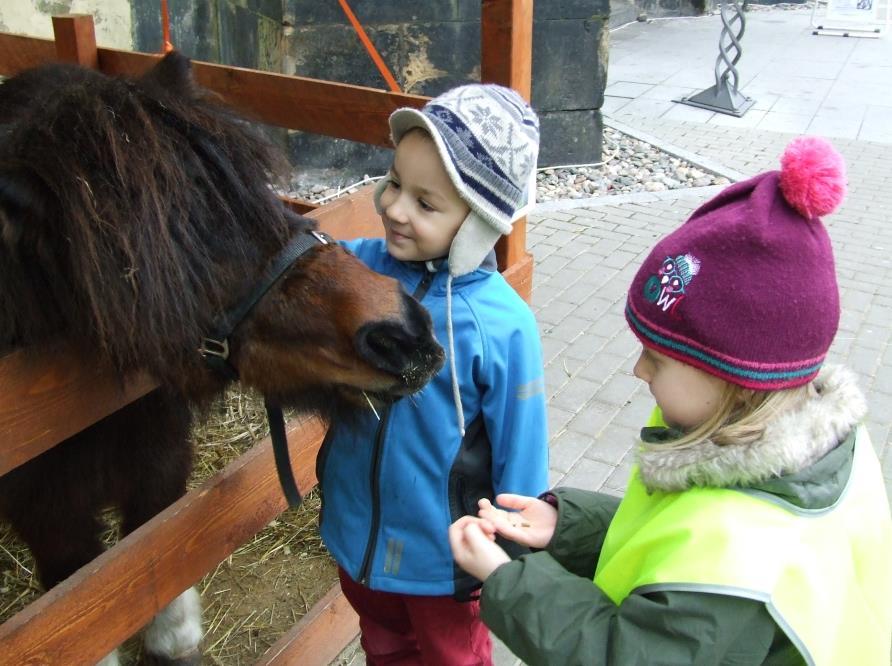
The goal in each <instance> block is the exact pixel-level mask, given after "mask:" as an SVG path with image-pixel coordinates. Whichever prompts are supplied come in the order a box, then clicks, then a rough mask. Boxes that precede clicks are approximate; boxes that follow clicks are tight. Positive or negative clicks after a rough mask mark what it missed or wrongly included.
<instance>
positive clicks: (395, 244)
mask: <svg viewBox="0 0 892 666" xmlns="http://www.w3.org/2000/svg"><path fill="white" fill-rule="evenodd" d="M388 177H389V179H390V182H389V184H388V185H387V187H386V188H385V189H384V192H382V193H381V208H382V209H383V214H382V216H381V219H382V220H383V222H384V230H385V232H386V236H387V251H388V252H389V253H390V255H391V256H392V257H394V258H395V259H399V260H401V261H427V260H428V259H437V258H439V257H443V256H446V255H447V254H449V246H450V245H452V239H453V238H454V237H455V234H456V232H457V231H458V228H459V227H460V226H461V223H462V222H464V220H465V218H466V217H467V215H468V211H469V210H470V209H469V208H468V205H467V204H466V203H465V202H464V200H463V199H461V197H459V196H458V191H457V190H456V189H455V186H454V185H453V184H452V181H451V180H449V175H448V174H447V173H446V169H445V167H444V166H443V162H442V161H441V160H440V155H439V154H438V153H437V147H436V146H435V145H434V142H433V139H431V137H430V136H428V135H427V134H426V133H424V132H422V131H412V132H409V133H407V134H406V135H404V136H403V138H402V140H401V141H400V142H399V145H398V146H397V147H396V154H395V155H394V159H393V166H392V167H391V169H390V175H389V176H388Z"/></svg>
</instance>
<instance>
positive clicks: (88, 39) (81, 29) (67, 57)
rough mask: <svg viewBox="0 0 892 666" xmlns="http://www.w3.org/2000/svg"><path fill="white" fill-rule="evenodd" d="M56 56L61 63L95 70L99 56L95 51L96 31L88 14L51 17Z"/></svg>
mask: <svg viewBox="0 0 892 666" xmlns="http://www.w3.org/2000/svg"><path fill="white" fill-rule="evenodd" d="M53 34H54V35H55V38H56V56H57V57H58V58H59V60H61V61H62V62H70V63H72V64H75V65H80V66H81V67H89V68H90V69H96V67H98V66H99V54H98V52H97V50H96V30H95V29H94V27H93V17H92V16H90V15H89V14H69V15H68V16H54V17H53Z"/></svg>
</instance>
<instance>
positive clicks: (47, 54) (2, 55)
mask: <svg viewBox="0 0 892 666" xmlns="http://www.w3.org/2000/svg"><path fill="white" fill-rule="evenodd" d="M55 59H56V43H55V42H54V41H53V40H52V39H40V38H38V37H25V36H24V35H10V34H4V33H0V76H14V75H15V74H18V73H19V72H22V71H24V70H26V69H31V68H32V67H38V66H40V65H43V64H46V63H48V62H51V61H53V60H55Z"/></svg>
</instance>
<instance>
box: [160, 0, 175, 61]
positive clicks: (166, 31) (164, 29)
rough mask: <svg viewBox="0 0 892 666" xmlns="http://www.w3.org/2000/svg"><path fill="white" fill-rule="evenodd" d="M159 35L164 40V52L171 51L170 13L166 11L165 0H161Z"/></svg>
mask: <svg viewBox="0 0 892 666" xmlns="http://www.w3.org/2000/svg"><path fill="white" fill-rule="evenodd" d="M161 36H162V39H163V40H164V52H165V53H170V52H171V51H173V44H171V43H170V15H169V14H168V13H167V0H161Z"/></svg>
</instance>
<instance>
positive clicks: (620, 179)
mask: <svg viewBox="0 0 892 666" xmlns="http://www.w3.org/2000/svg"><path fill="white" fill-rule="evenodd" d="M602 156H603V161H602V162H598V163H597V164H576V165H566V166H553V167H545V168H540V169H539V170H538V173H537V174H536V200H537V201H542V202H544V201H554V200H558V199H588V198H591V197H598V196H609V195H611V194H630V193H632V192H664V191H666V190H677V189H681V188H688V187H708V186H710V185H727V184H728V183H729V180H728V179H727V178H725V177H724V176H718V175H716V174H713V173H711V172H709V171H706V170H705V169H702V168H700V167H697V166H695V165H693V164H691V163H690V162H686V161H685V160H683V159H681V158H678V157H676V156H674V155H670V154H669V153H665V152H663V151H661V150H659V149H657V148H655V147H654V146H652V145H651V144H649V143H645V142H644V141H639V140H638V139H635V138H632V137H630V136H628V135H625V134H623V133H621V132H619V131H617V130H615V129H613V128H611V127H606V128H605V129H604V137H603V144H602ZM380 177H381V176H380V175H379V176H373V177H370V176H366V177H365V179H363V180H361V181H359V182H357V183H353V184H351V185H348V186H345V187H337V188H335V187H331V186H329V185H324V184H322V185H309V186H305V187H300V188H296V189H293V190H290V191H289V192H288V194H289V195H290V196H292V197H296V198H298V199H305V200H307V201H311V202H313V203H325V202H327V201H330V200H332V199H335V198H337V197H339V196H344V195H345V194H350V193H352V192H355V191H356V190H357V189H358V188H360V187H362V186H364V185H366V184H367V183H369V182H372V181H375V180H377V179H378V178H380Z"/></svg>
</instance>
